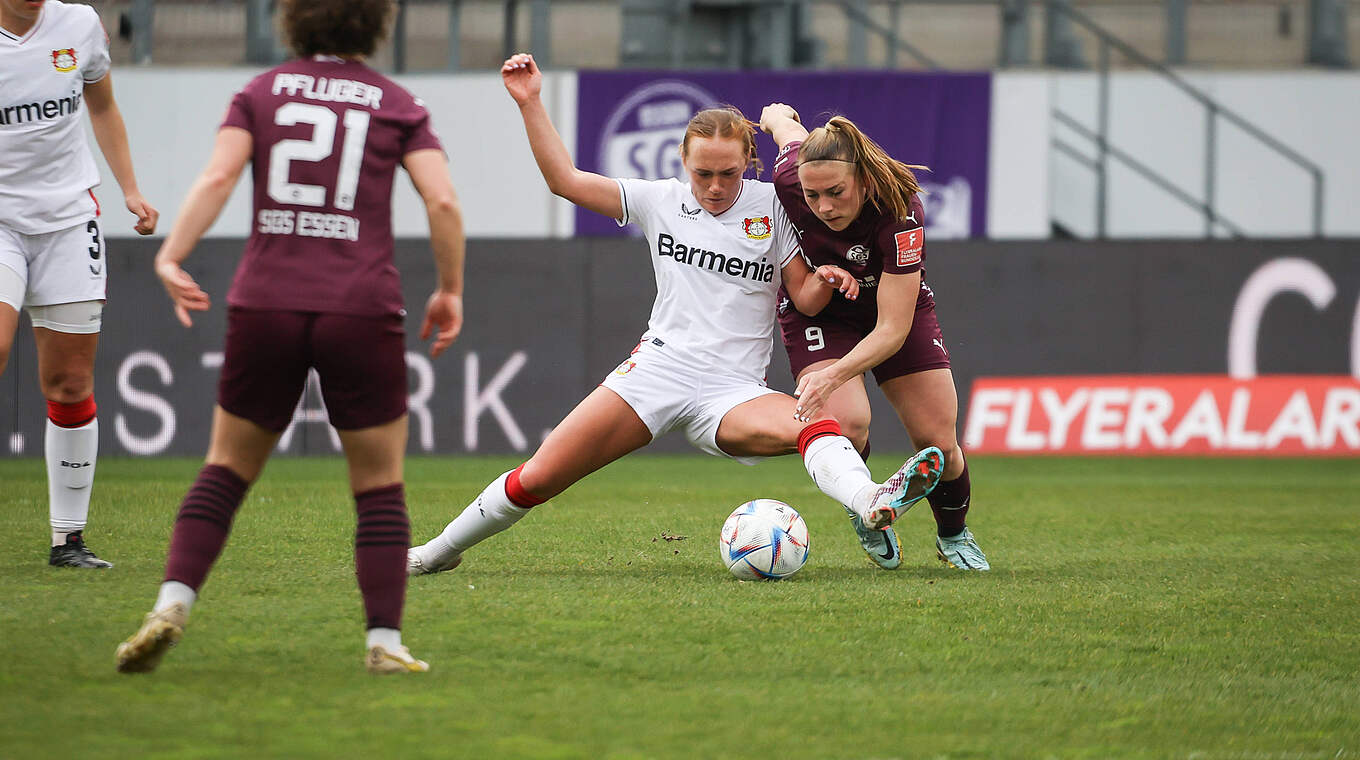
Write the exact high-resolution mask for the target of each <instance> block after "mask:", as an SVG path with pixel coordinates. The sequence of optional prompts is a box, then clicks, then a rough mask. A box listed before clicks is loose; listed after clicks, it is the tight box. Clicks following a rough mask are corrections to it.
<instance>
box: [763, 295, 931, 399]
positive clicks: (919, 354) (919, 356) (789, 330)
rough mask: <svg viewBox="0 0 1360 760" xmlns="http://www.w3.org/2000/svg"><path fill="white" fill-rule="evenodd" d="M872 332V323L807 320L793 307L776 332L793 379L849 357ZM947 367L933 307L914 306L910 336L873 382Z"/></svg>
mask: <svg viewBox="0 0 1360 760" xmlns="http://www.w3.org/2000/svg"><path fill="white" fill-rule="evenodd" d="M872 329H873V324H872V322H869V321H867V320H866V321H865V322H864V323H861V324H856V323H855V322H853V321H850V320H845V319H839V318H836V317H826V316H823V315H818V316H816V317H809V316H807V315H805V314H803V313H801V312H799V311H798V310H797V309H795V308H793V307H792V305H790V306H789V307H788V308H786V309H785V310H784V311H783V312H782V313H781V314H780V315H779V330H780V332H781V333H782V334H783V338H784V350H785V351H786V352H788V355H789V369H791V370H793V376H794V377H798V375H799V373H801V372H802V371H803V370H805V369H807V368H808V367H810V366H811V365H813V364H816V363H817V362H820V361H825V360H827V359H839V358H841V357H842V356H845V355H846V354H848V353H850V350H851V349H852V348H854V347H855V346H856V345H858V344H859V342H860V341H861V340H863V339H864V336H866V335H868V334H869V331H870V330H872ZM948 367H949V350H948V349H947V348H945V346H944V334H943V333H941V332H940V320H939V319H938V318H936V316H935V304H934V302H933V301H931V302H929V303H927V304H926V305H924V306H921V305H918V306H917V309H916V316H915V317H913V318H912V321H911V332H910V333H908V334H907V340H906V341H905V342H904V343H903V344H902V348H900V349H898V351H897V353H895V354H893V355H892V356H889V357H888V358H887V359H884V360H883V362H882V363H881V364H879V365H878V366H877V367H874V369H873V373H874V380H875V381H877V382H878V384H879V385H882V384H883V383H886V382H887V381H889V380H891V379H893V378H895V377H902V376H903V375H910V374H914V373H916V372H924V371H926V370H928V369H948Z"/></svg>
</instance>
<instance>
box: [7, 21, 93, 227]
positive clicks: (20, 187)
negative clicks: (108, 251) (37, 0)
mask: <svg viewBox="0 0 1360 760" xmlns="http://www.w3.org/2000/svg"><path fill="white" fill-rule="evenodd" d="M108 73H109V40H108V37H107V35H105V34H104V27H103V25H102V24H100V22H99V15H98V14H97V13H95V10H94V9H93V8H91V7H90V6H88V5H75V4H72V5H67V4H66V3H62V2H58V0H47V2H45V3H43V7H42V11H41V12H40V13H39V16H38V20H37V22H36V23H34V25H33V28H32V29H30V30H28V33H27V34H25V35H24V36H22V37H16V36H14V35H13V34H11V33H10V32H9V31H8V30H5V29H4V28H0V225H4V226H5V227H8V228H10V229H12V230H16V231H18V232H22V233H25V234H29V235H36V234H41V233H44V232H51V231H53V230H59V229H62V228H65V227H70V226H71V225H73V224H77V223H79V222H82V221H84V220H86V219H88V218H89V217H90V216H91V215H92V214H93V213H94V211H95V200H94V196H92V195H91V194H90V188H92V187H94V186H95V185H98V184H99V169H98V167H97V166H96V165H95V162H94V156H93V155H92V154H91V153H90V147H89V145H87V144H86V140H85V134H84V131H83V129H82V127H81V124H80V120H81V118H82V114H83V113H84V110H85V109H84V108H83V107H82V106H83V102H84V87H85V85H86V84H89V83H93V82H98V81H99V80H101V79H103V78H104V77H105V76H106V75H107V74H108Z"/></svg>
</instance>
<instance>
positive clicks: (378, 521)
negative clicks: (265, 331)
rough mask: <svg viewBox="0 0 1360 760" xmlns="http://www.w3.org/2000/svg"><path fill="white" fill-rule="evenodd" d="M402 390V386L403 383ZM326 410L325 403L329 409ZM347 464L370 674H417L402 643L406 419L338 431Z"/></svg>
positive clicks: (420, 664)
mask: <svg viewBox="0 0 1360 760" xmlns="http://www.w3.org/2000/svg"><path fill="white" fill-rule="evenodd" d="M399 387H400V388H402V389H403V391H404V389H405V387H406V386H405V384H404V383H403V384H402V385H401V386H399ZM328 408H329V407H328ZM339 433H340V443H341V445H342V446H343V447H344V449H345V459H346V461H347V462H348V463H349V477H350V488H351V489H352V490H353V492H354V508H355V512H356V513H357V515H358V521H357V523H356V527H355V530H354V572H355V575H356V576H357V577H358V580H359V592H360V594H361V595H362V596H363V600H364V614H365V619H366V625H367V634H366V642H365V649H366V652H367V656H366V658H365V664H366V666H367V668H368V670H369V671H370V672H372V673H377V674H381V675H386V674H393V673H421V672H425V671H427V670H429V669H430V666H429V664H428V663H426V662H424V661H422V660H418V659H416V658H415V657H413V656H412V655H411V652H410V651H409V650H408V649H407V648H406V647H405V646H404V645H403V644H402V640H401V620H402V611H403V609H404V607H405V600H406V550H407V549H408V548H409V547H410V545H411V521H410V518H409V517H408V516H407V513H406V489H405V486H404V485H403V479H402V460H403V452H404V450H405V448H406V436H407V417H406V415H404V414H403V415H402V416H401V417H399V418H397V419H395V420H392V421H391V422H388V423H386V424H382V425H377V426H374V427H369V428H365V429H362V430H344V429H341V430H339Z"/></svg>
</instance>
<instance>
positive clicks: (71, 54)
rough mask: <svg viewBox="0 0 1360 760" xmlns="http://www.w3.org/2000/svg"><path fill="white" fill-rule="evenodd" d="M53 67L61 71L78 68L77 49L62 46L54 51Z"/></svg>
mask: <svg viewBox="0 0 1360 760" xmlns="http://www.w3.org/2000/svg"><path fill="white" fill-rule="evenodd" d="M52 68H54V69H56V70H57V71H60V72H63V73H65V72H67V71H75V70H76V49H75V48H62V49H61V50H53V51H52Z"/></svg>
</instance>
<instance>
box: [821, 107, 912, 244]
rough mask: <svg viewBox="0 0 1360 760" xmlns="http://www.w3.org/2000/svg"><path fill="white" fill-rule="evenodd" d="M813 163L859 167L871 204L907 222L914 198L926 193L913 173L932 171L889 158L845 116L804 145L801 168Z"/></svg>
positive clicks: (833, 119)
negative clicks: (827, 162)
mask: <svg viewBox="0 0 1360 760" xmlns="http://www.w3.org/2000/svg"><path fill="white" fill-rule="evenodd" d="M809 161H845V162H847V163H852V164H854V165H855V176H856V177H857V178H858V179H859V181H860V183H861V184H863V185H864V189H865V191H866V193H867V197H868V199H869V202H870V203H872V204H874V208H875V209H878V212H879V213H881V214H889V215H891V216H892V217H893V218H894V219H899V220H905V219H907V218H908V217H910V216H911V196H913V195H915V194H917V193H924V192H925V191H924V190H922V189H921V185H920V183H919V182H917V181H916V173H915V172H914V171H912V170H913V169H925V170H926V171H930V169H929V167H926V166H920V165H917V164H904V163H902V162H901V161H898V160H896V159H894V158H893V157H892V156H889V155H888V153H887V151H885V150H883V148H881V147H879V145H878V143H876V142H874V141H873V140H871V139H869V136H868V135H866V134H864V133H863V132H861V131H860V130H859V127H857V126H855V123H854V122H853V121H850V120H849V119H847V118H845V117H844V116H832V117H831V118H830V119H828V120H827V122H826V125H825V126H821V127H818V128H816V129H814V130H812V132H811V133H810V134H808V136H807V139H806V140H804V141H803V147H802V148H801V149H799V152H798V164H799V165H800V166H801V165H803V164H806V163H808V162H809Z"/></svg>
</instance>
